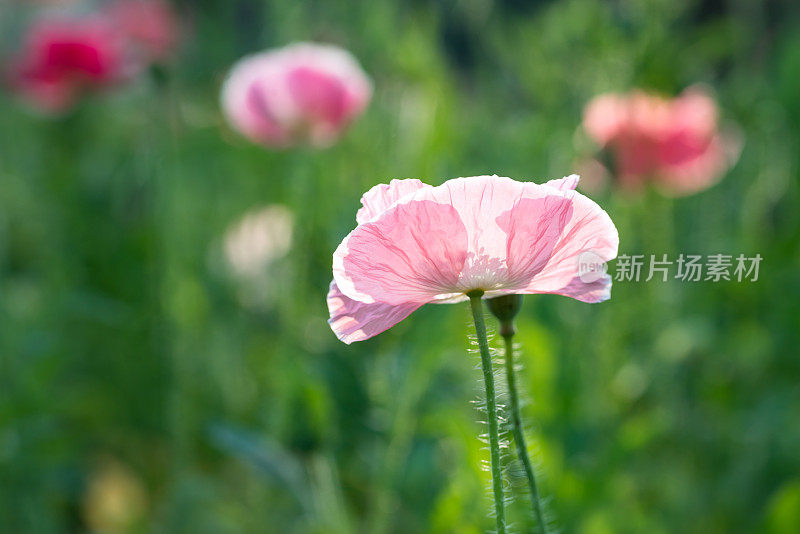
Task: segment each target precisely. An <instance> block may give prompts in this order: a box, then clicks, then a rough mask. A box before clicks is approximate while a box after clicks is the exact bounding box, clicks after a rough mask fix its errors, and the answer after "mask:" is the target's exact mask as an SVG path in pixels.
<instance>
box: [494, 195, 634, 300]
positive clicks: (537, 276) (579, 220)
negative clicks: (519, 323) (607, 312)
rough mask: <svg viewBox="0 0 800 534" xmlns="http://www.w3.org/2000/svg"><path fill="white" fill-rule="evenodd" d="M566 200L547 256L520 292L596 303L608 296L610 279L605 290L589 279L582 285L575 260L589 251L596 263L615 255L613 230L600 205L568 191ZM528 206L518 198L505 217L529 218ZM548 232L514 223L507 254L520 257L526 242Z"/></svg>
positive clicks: (614, 234) (602, 285)
mask: <svg viewBox="0 0 800 534" xmlns="http://www.w3.org/2000/svg"><path fill="white" fill-rule="evenodd" d="M569 203H570V204H569V209H566V210H564V209H563V208H561V211H558V212H557V216H558V218H559V221H560V220H563V219H561V218H564V217H566V220H564V225H563V227H562V228H561V231H560V234H559V236H558V237H557V241H556V243H555V244H554V246H553V247H552V248H551V249H550V251H549V253H550V258H549V259H548V261H547V262H546V263H545V265H544V266H543V267H542V268H541V269H539V270H538V271H537V272H535V273H534V274H533V278H532V279H531V280H530V282H529V283H528V285H527V286H526V287H525V288H524V289H523V290H522V291H520V292H521V293H558V294H562V295H566V296H569V297H573V298H577V299H578V300H585V301H587V302H597V301H596V300H594V299H595V298H597V299H600V300H605V299H606V298H608V296H609V295H610V280H608V282H609V287H608V290H606V289H605V285H604V284H605V282H603V284H600V285H598V284H597V283H596V282H590V285H591V286H590V287H583V286H582V284H584V282H582V281H581V279H580V278H579V269H578V262H579V258H580V256H581V254H583V253H591V254H592V258H593V260H594V261H598V262H606V261H609V260H611V259H613V258H615V257H616V255H617V248H618V247H619V235H618V233H617V229H616V227H615V226H614V223H613V222H611V219H610V218H609V216H608V214H607V213H606V212H605V211H603V209H602V208H600V206H598V205H597V204H595V203H594V202H593V201H592V200H590V199H588V198H587V197H585V196H583V195H581V194H580V193H577V192H571V194H570V196H569ZM530 209H531V205H530V204H529V201H521V202H519V203H517V205H516V206H514V208H513V209H512V210H511V212H510V213H509V214H508V215H507V217H508V218H509V220H515V219H522V220H525V219H526V218H530V212H529V210H530ZM558 224H560V222H559V223H558ZM550 225H551V226H548V231H549V230H550V229H551V228H552V222H551V223H550ZM551 235H552V234H550V233H544V234H543V233H542V231H541V230H540V229H539V228H534V227H532V226H531V225H528V224H522V225H517V227H516V228H515V235H514V238H513V242H512V239H509V254H510V255H511V254H512V251H514V252H513V253H514V254H517V255H518V256H519V257H520V258H522V257H524V254H525V252H524V249H525V248H526V247H529V246H530V245H529V243H532V242H535V241H536V240H537V239H539V238H540V236H543V237H545V238H547V239H549V238H550V236H551ZM537 260H538V258H537ZM530 265H531V266H532V267H534V268H535V267H538V262H531V263H530ZM581 297H584V298H581Z"/></svg>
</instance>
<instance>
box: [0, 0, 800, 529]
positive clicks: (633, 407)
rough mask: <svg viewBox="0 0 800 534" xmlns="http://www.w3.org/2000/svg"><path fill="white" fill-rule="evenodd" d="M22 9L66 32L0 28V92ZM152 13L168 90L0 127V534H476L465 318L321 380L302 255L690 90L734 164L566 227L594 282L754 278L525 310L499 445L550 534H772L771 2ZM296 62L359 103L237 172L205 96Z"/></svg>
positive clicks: (779, 340) (241, 154)
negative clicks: (505, 441)
mask: <svg viewBox="0 0 800 534" xmlns="http://www.w3.org/2000/svg"><path fill="white" fill-rule="evenodd" d="M44 4H59V6H56V7H58V8H63V7H65V6H64V5H65V4H70V2H31V1H22V0H20V1H15V0H3V2H2V4H0V17H2V18H1V19H0V24H1V28H0V29H1V30H2V31H1V32H0V46H2V58H3V60H4V61H6V62H8V60H9V58H11V57H12V56H13V55H14V54H15V53H17V51H18V50H19V48H20V46H21V44H20V43H21V42H22V39H23V38H22V36H23V34H24V32H25V28H26V27H28V25H29V24H30V21H31V20H33V19H34V18H35V17H36V16H37V13H38V10H40V9H42V6H43V5H44ZM51 7H52V6H51ZM173 8H174V9H175V10H176V12H177V13H178V14H179V25H180V43H179V44H178V45H177V49H176V51H175V52H174V54H173V57H172V58H171V59H170V60H168V61H165V62H163V64H160V65H158V66H153V67H151V68H150V69H149V70H148V71H147V72H144V73H142V75H140V76H137V77H136V79H135V80H133V81H131V82H130V83H128V84H126V85H125V87H124V88H123V87H120V88H115V89H114V90H113V91H105V92H103V93H102V94H93V95H90V96H87V97H86V98H83V99H81V101H80V102H78V103H76V105H75V106H74V107H73V108H71V109H70V110H68V111H66V112H63V113H59V114H55V115H53V114H48V113H41V112H39V111H37V110H35V109H32V108H31V106H30V105H29V104H28V103H26V102H24V101H22V100H21V99H20V98H19V95H18V94H15V92H13V91H10V90H6V91H4V92H3V94H2V96H0V136H2V137H1V138H0V531H2V532H9V533H12V532H13V533H37V534H38V533H62V532H63V533H84V532H97V533H140V532H141V533H145V532H147V533H149V532H156V533H158V532H164V533H166V532H168V533H183V532H186V533H192V534H200V533H214V534H217V533H249V532H253V533H256V532H259V533H260V532H269V533H272V532H275V533H342V534H345V533H369V534H390V533H401V534H403V533H458V534H471V533H476V534H477V533H481V532H486V531H487V530H488V529H490V528H491V525H492V523H493V520H492V519H491V518H490V517H489V508H490V502H489V494H488V492H487V489H486V488H487V484H488V481H489V477H488V474H487V473H486V472H484V471H483V470H482V469H481V461H482V460H486V459H488V453H487V452H486V451H485V450H483V448H482V447H483V445H482V443H481V442H480V441H479V440H478V435H479V434H480V433H482V432H483V426H482V425H481V424H480V422H479V421H481V420H482V419H484V417H483V415H482V414H480V413H479V412H478V411H477V410H476V409H475V407H474V406H473V404H472V401H474V400H475V399H477V398H479V395H480V387H479V386H480V383H479V381H478V380H479V378H480V376H479V374H480V373H479V372H478V371H477V370H476V365H477V364H478V363H479V362H478V358H477V356H476V355H475V354H473V353H470V352H468V349H469V343H468V339H467V333H468V332H470V329H469V328H468V324H469V310H468V307H467V305H466V304H462V305H452V306H426V307H424V308H422V309H421V310H420V311H418V312H416V313H415V314H413V315H412V316H411V317H410V318H409V319H408V320H406V321H404V322H403V323H401V324H400V325H398V326H397V327H395V328H393V329H391V330H390V331H388V332H386V333H384V334H382V335H379V336H378V337H376V338H374V339H372V340H369V341H365V342H361V343H356V344H353V345H350V346H346V345H344V344H343V343H341V342H339V341H338V340H337V339H336V337H335V336H334V335H333V333H332V332H331V331H330V329H329V327H328V325H327V324H326V321H327V318H328V311H327V308H326V303H325V295H326V292H327V289H328V284H329V282H330V279H331V270H330V264H331V254H332V252H333V250H334V249H335V248H336V246H337V245H338V243H339V242H340V241H341V239H342V238H343V237H344V236H345V235H346V234H347V232H349V231H350V230H351V229H352V228H353V227H354V225H355V220H354V218H355V212H356V210H357V209H358V207H359V198H360V196H361V194H362V193H363V192H364V191H366V190H367V189H368V188H370V187H371V186H373V185H375V184H377V183H380V182H386V181H388V180H389V179H390V178H411V177H414V178H420V179H422V180H423V181H425V182H427V183H432V184H439V183H441V182H443V181H444V180H446V179H448V178H453V177H457V176H472V175H478V174H494V173H497V174H499V175H503V176H510V177H513V178H515V179H519V180H523V179H527V180H533V181H537V182H538V181H544V180H547V179H551V178H558V177H561V176H564V175H567V174H570V173H571V172H574V171H575V170H576V165H577V164H578V163H577V162H579V161H581V159H582V158H583V157H584V156H586V152H587V142H586V140H585V136H584V135H583V134H582V133H581V126H580V125H581V119H582V110H583V107H584V105H585V104H586V103H587V102H588V101H589V100H590V99H591V98H592V97H593V96H595V95H597V94H600V93H603V92H607V91H628V90H631V89H633V88H637V87H638V88H644V89H647V90H650V91H656V92H659V93H662V94H665V95H677V94H679V93H680V92H681V91H682V90H683V89H684V88H686V87H688V86H691V85H694V84H698V83H701V84H704V85H705V86H706V87H707V88H708V89H709V90H710V91H712V92H713V94H714V96H715V98H716V100H717V103H718V105H719V107H720V110H721V111H720V113H721V119H722V120H723V121H729V122H731V123H735V124H737V125H738V128H739V129H740V131H741V136H742V138H743V145H742V151H741V155H740V157H739V159H738V163H737V164H736V165H735V166H733V167H732V169H731V170H730V171H729V172H728V173H727V175H725V176H724V177H723V178H722V180H721V181H720V182H719V183H718V184H717V185H715V186H713V187H711V188H709V189H707V190H704V191H701V192H699V193H697V194H695V195H691V196H686V197H682V198H670V197H667V196H664V195H661V194H659V193H658V192H656V191H653V190H650V189H645V190H643V191H639V192H637V193H632V192H629V191H621V190H618V189H615V188H614V187H613V186H611V187H605V188H601V189H599V190H597V191H596V192H591V193H589V194H590V196H592V198H594V199H595V200H596V201H597V202H598V203H599V204H600V205H601V206H603V207H604V208H605V209H606V210H607V211H608V213H609V214H610V215H611V218H612V219H613V220H614V221H615V223H616V225H617V227H618V229H619V232H620V236H621V245H620V252H621V253H624V254H647V255H649V254H656V255H661V254H665V253H666V254H669V255H670V256H671V257H673V258H674V257H675V256H677V255H678V254H679V253H685V254H704V255H705V254H716V253H725V254H733V255H738V254H740V253H742V254H744V255H745V256H755V255H756V254H760V255H761V256H762V257H763V261H762V264H761V270H760V275H759V279H758V281H757V282H736V281H730V282H725V281H721V282H718V283H712V282H702V281H701V282H695V283H690V282H682V281H680V280H669V281H668V282H661V281H659V280H651V281H650V282H646V283H645V282H643V281H640V282H638V283H637V282H624V281H623V282H615V284H614V289H613V296H612V299H611V300H610V301H608V302H605V303H603V304H599V305H588V304H583V303H580V302H577V301H573V300H571V299H567V298H563V297H559V296H554V295H543V296H537V297H527V298H526V301H525V305H524V309H523V312H522V314H521V317H520V318H519V321H518V326H519V331H520V334H519V336H518V338H519V339H518V341H519V343H520V346H521V352H520V358H521V361H522V363H523V366H524V369H523V371H522V375H521V377H522V380H521V381H522V384H523V389H524V390H525V392H526V394H527V395H526V396H527V397H528V399H529V401H530V402H529V403H528V404H527V405H526V406H525V411H524V416H525V418H526V419H527V421H528V422H529V423H530V424H529V428H528V437H529V441H530V443H531V444H532V448H533V449H534V451H535V458H536V462H537V463H538V464H539V466H540V469H539V472H540V475H541V485H542V492H543V494H544V495H546V496H547V498H548V508H549V510H550V514H551V516H552V518H553V525H555V526H556V527H558V528H559V529H560V531H561V532H581V533H591V534H604V533H627V532H630V533H639V532H648V533H673V532H687V533H691V532H704V533H705V532H766V533H795V532H800V454H798V451H800V359H799V358H798V346H800V303H799V302H798V297H799V296H800V277H799V276H798V273H799V269H800V261H799V260H800V252H799V251H800V248H799V247H798V245H799V244H800V196H799V192H798V177H799V176H800V168H799V167H798V164H800V156H799V154H800V31H798V28H800V9H799V8H800V6H798V5H797V3H796V2H793V1H790V0H786V1H778V0H775V1H764V2H757V1H747V0H704V1H686V0H678V1H676V0H669V1H667V0H663V1H662V0H655V1H644V0H617V1H600V0H566V1H563V2H556V1H538V2H525V1H522V0H440V1H436V2H425V1H422V0H415V1H408V2H403V1H399V0H398V1H390V0H373V1H371V2H359V3H353V2H344V1H336V2H334V1H324V2H323V1H293V2H266V1H259V0H193V1H188V0H187V1H182V2H175V3H174V4H173ZM298 40H312V41H320V42H327V43H334V44H337V45H339V46H342V47H343V48H345V49H347V50H349V51H350V52H351V53H352V54H353V55H354V56H355V57H356V58H357V59H358V61H359V62H360V64H361V65H362V67H363V69H364V70H365V72H366V73H368V75H369V76H370V77H371V78H372V81H373V84H374V95H373V98H372V101H371V103H370V104H369V106H368V107H367V109H366V111H365V113H364V114H363V116H362V117H360V118H359V119H357V120H356V121H354V123H353V125H352V127H351V128H350V129H349V131H347V132H346V133H344V135H342V137H341V138H340V139H339V140H338V142H336V143H335V144H333V145H332V146H329V147H327V148H324V149H317V148H311V147H296V148H289V149H285V150H275V149H269V148H265V147H262V146H259V145H257V144H254V143H251V142H249V141H248V140H247V139H245V138H243V137H242V136H240V135H238V134H237V133H236V132H235V131H233V130H232V129H231V128H230V127H229V126H228V125H227V124H226V121H225V120H224V118H223V115H222V113H221V111H220V105H219V100H220V97H219V92H220V87H221V85H222V82H223V80H224V78H225V75H226V73H227V72H228V70H229V69H230V67H231V65H232V64H233V63H234V62H235V61H237V60H238V59H239V58H241V57H242V56H244V55H246V54H249V53H253V52H257V51H260V50H263V49H266V48H270V47H276V46H282V45H285V44H287V43H291V42H294V41H298ZM265 207H268V209H266V210H265ZM243 217H245V218H246V219H245V220H244V222H241V221H242V218H243ZM264 228H266V229H264ZM276 228H277V229H276ZM270 229H272V230H270ZM254 250H255V251H256V252H253V251H254ZM264 250H266V251H267V252H266V254H265V253H263V251H264ZM258 251H261V252H258ZM254 255H255V256H254ZM612 270H613V265H612ZM509 484H510V485H512V486H514V487H515V488H516V489H517V492H516V493H517V498H516V501H515V502H514V504H512V506H511V511H510V516H511V519H512V521H513V522H514V525H515V529H514V531H515V532H527V531H528V530H529V528H530V525H531V519H530V518H529V517H528V515H527V513H526V510H527V504H526V499H527V497H526V495H524V493H523V492H522V490H521V486H523V485H524V484H521V481H520V480H518V477H516V475H515V472H514V471H513V470H512V472H511V473H510V474H509Z"/></svg>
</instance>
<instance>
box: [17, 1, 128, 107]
mask: <svg viewBox="0 0 800 534" xmlns="http://www.w3.org/2000/svg"><path fill="white" fill-rule="evenodd" d="M130 67H131V65H130V64H129V63H128V61H127V58H126V53H125V43H124V41H123V39H121V38H120V36H119V34H118V32H116V31H115V27H114V25H113V24H112V23H111V21H110V20H108V19H106V18H105V17H102V16H88V17H83V18H77V17H75V18H42V19H39V20H37V21H36V22H34V24H33V25H32V27H31V28H30V29H29V31H28V34H27V37H26V39H25V42H24V44H23V49H22V51H21V52H20V54H19V55H18V57H17V58H15V59H14V60H12V62H11V69H10V72H9V78H10V80H9V82H10V84H11V86H12V88H13V89H15V90H16V91H18V92H19V93H21V94H22V95H23V96H24V97H25V98H27V99H28V100H29V101H31V102H32V103H33V104H34V105H36V106H37V107H38V108H40V109H41V110H43V111H46V112H61V111H64V110H66V109H67V108H69V107H70V106H72V105H73V104H74V103H75V102H76V101H77V100H78V99H79V98H80V97H81V96H82V95H83V94H84V93H85V92H90V91H95V90H99V89H104V88H107V87H109V86H111V85H113V84H115V83H117V82H119V81H120V80H123V79H124V78H126V77H127V75H128V74H129V72H130Z"/></svg>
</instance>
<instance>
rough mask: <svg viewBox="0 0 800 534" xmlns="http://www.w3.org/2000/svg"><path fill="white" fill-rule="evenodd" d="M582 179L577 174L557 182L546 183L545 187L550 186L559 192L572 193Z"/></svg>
mask: <svg viewBox="0 0 800 534" xmlns="http://www.w3.org/2000/svg"><path fill="white" fill-rule="evenodd" d="M580 179H581V177H580V176H578V175H577V174H570V175H569V176H565V177H563V178H559V179H557V180H550V181H548V182H545V184H544V185H549V186H550V187H554V188H556V189H558V190H559V191H570V190H572V189H575V188H576V187H578V182H579V181H580Z"/></svg>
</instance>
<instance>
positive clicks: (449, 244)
mask: <svg viewBox="0 0 800 534" xmlns="http://www.w3.org/2000/svg"><path fill="white" fill-rule="evenodd" d="M413 197H414V195H412V197H411V199H410V200H404V201H403V202H401V203H399V204H397V205H395V206H394V207H393V208H391V209H389V210H388V211H385V212H384V213H382V214H381V215H380V216H379V217H377V218H376V219H375V220H372V221H370V222H367V223H364V224H361V225H359V226H358V227H357V228H356V229H355V230H353V231H352V232H350V234H349V235H348V236H347V237H346V238H345V239H344V241H342V243H341V244H340V245H339V247H338V248H337V249H336V252H334V254H333V277H334V280H335V281H336V285H337V286H338V287H339V289H340V290H341V291H342V293H344V294H345V295H346V296H348V297H350V298H351V299H354V300H357V301H360V302H363V303H365V304H370V303H373V302H383V303H386V304H392V305H399V304H406V303H417V304H422V303H425V302H430V301H432V300H435V299H436V297H437V295H441V294H443V293H451V292H453V291H455V288H457V285H458V279H459V275H460V273H461V271H462V270H463V267H464V262H465V260H466V258H467V252H468V251H467V229H466V227H465V226H464V223H463V222H462V220H461V218H460V217H459V214H458V212H457V211H456V209H455V208H454V207H453V206H451V205H448V204H445V203H437V202H434V201H431V200H414V199H413Z"/></svg>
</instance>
